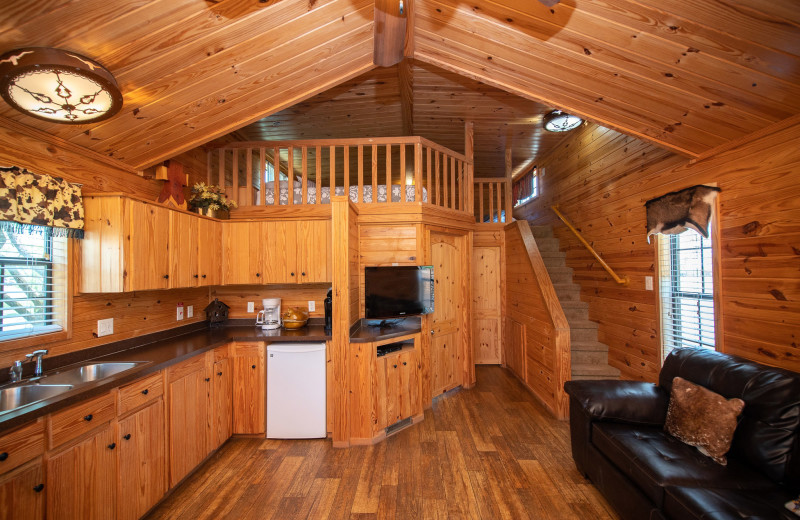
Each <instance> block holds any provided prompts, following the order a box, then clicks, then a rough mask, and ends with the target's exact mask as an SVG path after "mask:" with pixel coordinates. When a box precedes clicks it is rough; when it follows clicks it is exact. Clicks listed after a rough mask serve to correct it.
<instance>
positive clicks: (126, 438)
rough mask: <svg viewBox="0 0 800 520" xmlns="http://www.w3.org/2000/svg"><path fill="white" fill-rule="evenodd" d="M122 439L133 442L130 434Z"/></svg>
mask: <svg viewBox="0 0 800 520" xmlns="http://www.w3.org/2000/svg"><path fill="white" fill-rule="evenodd" d="M122 438H123V439H125V440H126V441H129V440H131V434H130V433H128V434H125V435H123V436H122Z"/></svg>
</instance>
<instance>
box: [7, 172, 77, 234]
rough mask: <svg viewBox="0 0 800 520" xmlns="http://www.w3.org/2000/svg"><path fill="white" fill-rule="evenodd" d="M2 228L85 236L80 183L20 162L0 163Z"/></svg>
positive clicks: (15, 230)
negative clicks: (2, 164) (27, 168)
mask: <svg viewBox="0 0 800 520" xmlns="http://www.w3.org/2000/svg"><path fill="white" fill-rule="evenodd" d="M0 229H8V230H11V231H14V232H17V233H44V232H52V234H53V235H54V236H65V237H70V238H83V196H82V194H81V185H80V184H71V183H69V182H66V181H65V180H64V179H60V178H58V177H50V176H49V175H40V174H37V173H32V172H29V171H28V170H26V169H24V168H20V167H18V166H11V167H0Z"/></svg>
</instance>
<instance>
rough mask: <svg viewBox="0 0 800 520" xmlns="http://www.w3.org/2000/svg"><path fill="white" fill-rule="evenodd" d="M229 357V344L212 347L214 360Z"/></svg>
mask: <svg viewBox="0 0 800 520" xmlns="http://www.w3.org/2000/svg"><path fill="white" fill-rule="evenodd" d="M229 357H231V348H230V345H225V346H224V347H218V348H215V349H214V362H215V363H216V362H217V361H219V360H221V359H227V358H229Z"/></svg>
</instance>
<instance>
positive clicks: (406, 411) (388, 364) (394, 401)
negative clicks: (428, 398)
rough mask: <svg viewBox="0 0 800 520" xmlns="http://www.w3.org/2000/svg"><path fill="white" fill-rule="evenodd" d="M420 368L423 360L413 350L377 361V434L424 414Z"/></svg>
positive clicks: (405, 349)
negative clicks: (420, 360) (404, 420)
mask: <svg viewBox="0 0 800 520" xmlns="http://www.w3.org/2000/svg"><path fill="white" fill-rule="evenodd" d="M419 368H420V367H419V357H418V355H417V351H416V350H415V349H414V348H413V347H410V348H409V347H406V348H403V349H402V350H400V351H398V352H393V353H390V354H387V355H385V356H382V357H376V358H375V363H374V370H373V373H372V374H373V377H372V389H373V392H374V393H373V413H374V417H375V423H374V429H373V434H375V433H378V432H379V431H380V430H383V429H384V428H386V427H387V426H390V425H392V424H394V423H396V422H398V421H401V420H403V419H407V418H409V417H413V416H414V415H418V414H420V413H422V400H421V396H420V385H419Z"/></svg>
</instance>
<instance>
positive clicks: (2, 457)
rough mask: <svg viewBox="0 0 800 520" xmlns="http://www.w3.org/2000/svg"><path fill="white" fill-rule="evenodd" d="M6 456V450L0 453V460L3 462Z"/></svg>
mask: <svg viewBox="0 0 800 520" xmlns="http://www.w3.org/2000/svg"><path fill="white" fill-rule="evenodd" d="M7 458H8V452H7V451H4V452H3V453H0V462H3V461H4V460H6V459H7Z"/></svg>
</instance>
